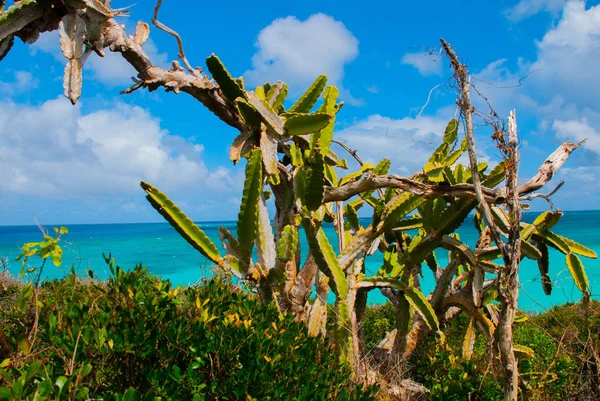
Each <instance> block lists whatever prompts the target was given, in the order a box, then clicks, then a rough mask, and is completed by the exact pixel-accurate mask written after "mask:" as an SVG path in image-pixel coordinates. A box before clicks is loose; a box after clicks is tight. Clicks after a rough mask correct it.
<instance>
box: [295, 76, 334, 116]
mask: <svg viewBox="0 0 600 401" xmlns="http://www.w3.org/2000/svg"><path fill="white" fill-rule="evenodd" d="M325 85H327V76H326V75H319V77H318V78H317V79H316V80H315V82H313V84H312V85H311V86H310V87H309V88H308V90H307V91H306V92H305V93H304V94H303V95H302V96H301V97H300V99H298V101H297V102H296V103H294V105H293V106H292V107H290V110H289V111H290V112H292V113H308V112H309V111H310V109H312V108H313V106H314V105H315V103H317V100H319V96H321V93H322V92H323V89H325Z"/></svg>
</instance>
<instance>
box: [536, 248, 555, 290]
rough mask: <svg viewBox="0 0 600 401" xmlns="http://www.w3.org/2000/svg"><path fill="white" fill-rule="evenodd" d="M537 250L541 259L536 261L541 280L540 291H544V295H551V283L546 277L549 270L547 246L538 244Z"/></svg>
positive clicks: (548, 277)
mask: <svg viewBox="0 0 600 401" xmlns="http://www.w3.org/2000/svg"><path fill="white" fill-rule="evenodd" d="M537 248H538V250H539V252H540V254H541V255H542V257H541V258H539V259H538V260H537V265H538V269H539V270H540V277H541V280H542V289H543V290H544V294H546V295H551V294H552V281H551V280H550V276H549V275H548V272H549V270H550V255H549V253H548V246H547V245H546V244H544V243H543V242H538V243H537Z"/></svg>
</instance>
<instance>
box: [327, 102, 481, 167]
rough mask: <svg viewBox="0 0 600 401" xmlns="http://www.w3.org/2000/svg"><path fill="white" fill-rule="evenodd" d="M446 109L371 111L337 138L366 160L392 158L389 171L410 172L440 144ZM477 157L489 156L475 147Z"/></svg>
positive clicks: (373, 161) (450, 116) (376, 161)
mask: <svg viewBox="0 0 600 401" xmlns="http://www.w3.org/2000/svg"><path fill="white" fill-rule="evenodd" d="M446 111H447V110H444V109H442V113H441V114H439V115H436V116H434V117H430V116H421V117H418V118H410V117H406V118H402V119H392V118H389V117H384V116H381V115H379V114H375V115H371V116H369V117H367V118H366V119H364V120H361V121H358V122H357V123H355V124H353V125H352V126H350V127H348V128H345V129H343V130H341V131H339V132H338V135H339V138H340V139H341V140H343V141H344V142H345V143H346V144H347V145H349V146H350V147H351V148H352V149H355V150H357V151H358V154H359V155H360V157H361V158H362V159H363V160H364V161H365V162H368V163H378V162H379V161H380V160H381V159H382V158H388V159H390V160H391V161H392V168H391V169H390V172H391V173H393V174H400V175H411V174H413V173H416V172H418V171H420V169H421V168H422V166H423V164H424V163H425V162H426V161H427V160H428V159H429V157H430V156H431V153H432V152H433V151H434V150H435V149H436V148H437V147H438V146H439V144H440V143H441V140H442V136H443V134H444V130H445V129H446V125H447V124H448V122H449V121H450V119H451V118H452V115H451V114H450V113H446ZM478 152H479V154H478V156H479V158H480V160H482V161H483V160H486V161H488V160H489V157H488V156H487V155H486V154H485V153H484V151H483V150H479V149H478Z"/></svg>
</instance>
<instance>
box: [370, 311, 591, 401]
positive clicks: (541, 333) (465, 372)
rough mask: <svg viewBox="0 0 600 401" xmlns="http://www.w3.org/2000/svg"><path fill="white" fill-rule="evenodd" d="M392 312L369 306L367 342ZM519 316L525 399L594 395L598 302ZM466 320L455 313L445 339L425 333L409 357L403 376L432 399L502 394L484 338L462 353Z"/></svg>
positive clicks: (492, 398)
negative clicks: (466, 353) (416, 383)
mask: <svg viewBox="0 0 600 401" xmlns="http://www.w3.org/2000/svg"><path fill="white" fill-rule="evenodd" d="M393 312H394V311H393V307H392V306H391V304H385V305H379V306H373V307H369V308H367V310H366V312H365V316H364V322H365V325H364V329H365V333H366V336H365V338H366V339H367V340H368V341H369V342H368V344H369V345H376V344H377V342H376V340H377V339H378V338H380V337H381V335H382V333H385V332H386V330H389V329H390V328H392V327H393V325H394V316H393ZM518 320H519V322H518V323H517V324H516V325H515V342H516V343H518V344H522V345H523V346H525V347H527V348H529V349H531V350H532V351H533V353H532V354H531V355H527V354H525V353H523V352H521V353H519V354H518V355H519V372H520V375H521V382H520V390H521V393H522V396H523V397H524V399H527V400H567V399H568V400H592V399H597V398H596V397H597V396H598V393H597V392H598V388H597V385H596V384H595V383H594V375H595V374H596V373H595V372H594V369H595V365H594V362H593V360H594V358H595V357H596V356H597V354H598V337H599V333H600V303H598V302H595V301H591V302H590V304H589V305H587V306H586V305H583V304H567V305H562V306H556V307H554V308H552V309H550V310H548V311H546V312H544V313H541V314H538V315H520V316H519V319H518ZM468 325H469V319H468V317H467V316H466V315H464V314H462V315H459V316H458V317H457V318H456V319H453V320H451V321H450V322H448V324H446V325H445V326H444V328H443V329H444V333H445V334H446V341H445V342H444V343H441V342H440V341H439V340H436V339H434V338H431V337H430V338H428V339H426V340H425V341H424V342H423V343H422V344H421V345H420V346H419V347H418V348H417V350H416V351H415V353H414V355H413V356H412V358H411V359H410V361H408V362H407V363H408V366H407V367H406V368H405V374H406V377H408V378H411V379H413V380H415V381H417V382H419V383H422V384H423V385H425V387H426V388H428V389H429V391H430V393H429V397H430V399H434V400H466V399H473V400H486V401H496V400H502V399H503V393H502V390H503V389H502V381H501V371H500V370H499V366H498V363H499V361H498V360H497V359H494V358H490V348H489V344H488V342H487V341H486V340H485V338H483V337H479V338H477V339H476V341H475V345H474V347H473V355H472V356H471V357H470V358H468V359H467V358H465V357H464V355H463V352H464V343H463V340H464V337H465V331H466V330H467V327H468ZM527 348H525V350H527ZM368 349H369V348H368Z"/></svg>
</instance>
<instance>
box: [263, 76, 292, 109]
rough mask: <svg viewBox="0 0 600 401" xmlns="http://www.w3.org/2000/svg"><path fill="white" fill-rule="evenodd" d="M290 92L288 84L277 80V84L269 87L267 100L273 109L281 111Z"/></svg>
mask: <svg viewBox="0 0 600 401" xmlns="http://www.w3.org/2000/svg"><path fill="white" fill-rule="evenodd" d="M287 94H288V86H287V85H286V84H284V83H283V82H281V81H277V82H276V83H275V85H273V86H271V88H269V91H268V92H267V95H266V101H267V102H268V103H269V104H270V105H271V107H272V108H273V110H275V111H276V112H277V111H279V109H280V108H281V106H283V102H284V101H285V98H286V96H287Z"/></svg>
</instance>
